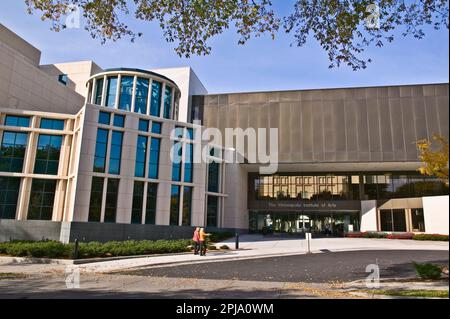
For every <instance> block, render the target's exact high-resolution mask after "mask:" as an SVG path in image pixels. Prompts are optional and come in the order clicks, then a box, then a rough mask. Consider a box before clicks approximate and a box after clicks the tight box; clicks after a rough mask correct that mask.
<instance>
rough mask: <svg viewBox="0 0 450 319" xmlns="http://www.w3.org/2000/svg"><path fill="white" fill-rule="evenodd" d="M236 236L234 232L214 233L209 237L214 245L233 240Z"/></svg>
mask: <svg viewBox="0 0 450 319" xmlns="http://www.w3.org/2000/svg"><path fill="white" fill-rule="evenodd" d="M234 236H235V234H233V233H232V232H223V233H212V234H211V236H209V240H210V241H211V242H213V243H220V242H221V241H224V240H226V239H229V238H233V237H234Z"/></svg>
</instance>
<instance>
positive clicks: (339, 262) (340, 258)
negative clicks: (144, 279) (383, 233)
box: [121, 250, 449, 283]
mask: <svg viewBox="0 0 450 319" xmlns="http://www.w3.org/2000/svg"><path fill="white" fill-rule="evenodd" d="M448 257H449V254H448V251H418V250H409V251H406V250H401V251H399V250H383V251H376V250H375V251H350V252H335V253H330V252H324V253H320V254H310V255H296V256H284V257H274V258H264V259H253V260H242V261H229V262H215V263H204V264H196V265H184V266H174V267H161V268H148V269H140V270H136V271H127V272H121V273H122V274H129V275H135V276H151V277H172V278H197V279H217V280H226V279H234V280H248V281H273V282H315V283H329V282H333V281H354V280H361V279H364V278H366V277H367V275H368V273H366V267H367V265H369V264H378V265H379V268H380V277H381V278H393V277H397V278H401V277H411V276H414V274H415V271H414V268H413V265H412V262H413V261H415V262H431V263H438V264H447V265H448Z"/></svg>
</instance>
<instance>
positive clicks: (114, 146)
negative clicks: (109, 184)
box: [109, 131, 123, 175]
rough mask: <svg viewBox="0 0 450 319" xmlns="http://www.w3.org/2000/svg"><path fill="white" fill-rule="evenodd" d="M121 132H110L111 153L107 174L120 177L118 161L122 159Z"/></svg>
mask: <svg viewBox="0 0 450 319" xmlns="http://www.w3.org/2000/svg"><path fill="white" fill-rule="evenodd" d="M122 140H123V132H117V131H113V132H112V139H111V152H110V155H109V173H110V174H115V175H120V161H121V159H122Z"/></svg>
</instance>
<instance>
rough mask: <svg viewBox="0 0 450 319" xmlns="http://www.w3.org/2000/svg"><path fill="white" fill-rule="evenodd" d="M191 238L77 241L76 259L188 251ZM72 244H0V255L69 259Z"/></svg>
mask: <svg viewBox="0 0 450 319" xmlns="http://www.w3.org/2000/svg"><path fill="white" fill-rule="evenodd" d="M191 244H192V242H191V240H185V239H183V240H157V241H149V240H144V241H123V242H114V241H111V242H107V243H104V244H103V243H99V242H90V243H80V244H79V251H78V258H95V257H115V256H136V255H152V254H168V253H180V252H186V251H189V248H188V246H189V245H191ZM73 250H74V244H73V243H70V244H62V243H60V242H56V241H40V242H20V241H12V242H6V243H0V254H1V255H8V256H14V257H41V258H71V257H72V253H73Z"/></svg>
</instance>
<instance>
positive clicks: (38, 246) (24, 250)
mask: <svg viewBox="0 0 450 319" xmlns="http://www.w3.org/2000/svg"><path fill="white" fill-rule="evenodd" d="M71 251H72V245H65V244H62V243H60V242H56V241H41V242H18V241H14V242H7V243H1V244H0V254H6V255H10V256H15V257H39V258H68V257H69V256H70V254H71Z"/></svg>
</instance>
